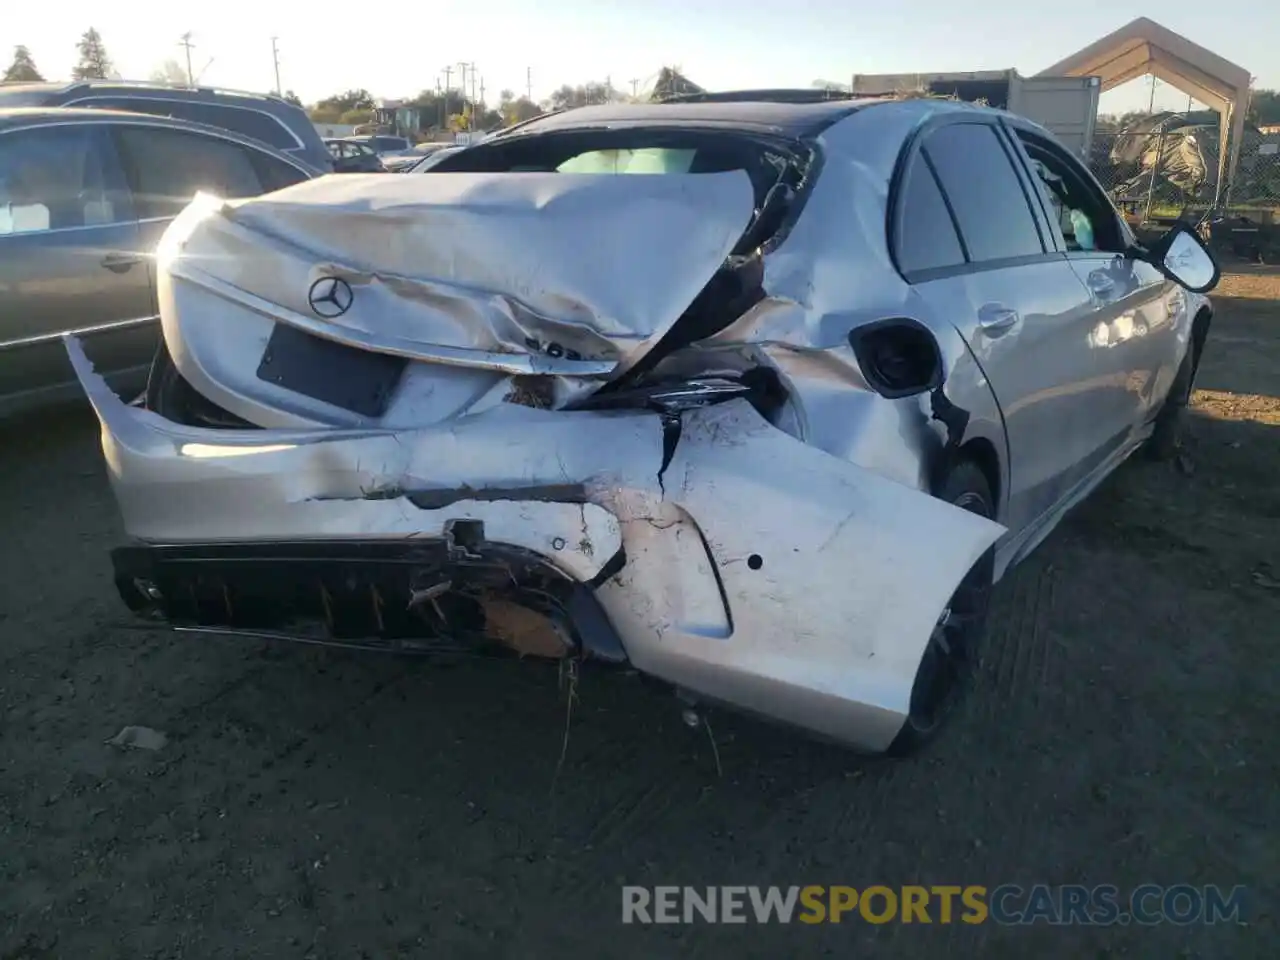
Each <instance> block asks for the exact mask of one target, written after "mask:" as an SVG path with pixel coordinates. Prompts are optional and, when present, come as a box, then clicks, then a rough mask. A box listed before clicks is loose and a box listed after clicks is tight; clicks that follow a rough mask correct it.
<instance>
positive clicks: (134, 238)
mask: <svg viewBox="0 0 1280 960" xmlns="http://www.w3.org/2000/svg"><path fill="white" fill-rule="evenodd" d="M106 126H107V125H106V124H101V123H65V124H56V125H43V126H34V127H28V128H18V129H11V130H8V131H6V132H4V133H3V134H0V406H7V407H10V408H13V407H17V406H22V405H26V404H28V403H39V402H43V401H45V400H51V399H55V398H57V397H58V395H59V393H60V392H61V393H66V394H67V395H68V396H73V395H74V390H75V380H74V377H73V375H72V371H71V367H70V364H69V363H68V361H67V357H66V351H65V350H64V348H63V346H62V342H61V334H62V333H63V332H66V331H76V332H79V333H80V334H81V335H82V336H83V337H84V345H85V349H86V351H87V352H88V354H89V358H90V359H91V360H92V361H93V362H94V364H95V366H96V367H97V368H98V370H99V372H101V373H103V374H106V375H108V376H109V377H111V378H113V379H116V380H117V381H118V380H119V379H120V375H121V374H124V373H126V372H127V371H130V370H132V371H133V372H135V373H141V372H142V371H145V368H146V364H147V363H148V362H149V361H150V359H151V353H150V351H149V349H148V346H147V344H148V342H150V341H152V340H153V338H154V331H155V330H156V329H157V325H156V323H155V308H154V300H155V298H154V295H153V292H152V288H151V280H150V276H149V274H148V269H147V263H146V254H145V251H146V247H145V246H144V244H143V241H142V237H141V233H140V230H139V225H138V223H137V220H136V216H135V213H134V210H133V208H132V203H131V197H130V193H129V190H128V189H127V187H126V184H125V179H124V176H123V173H122V171H121V169H120V167H119V164H118V162H117V158H116V155H115V151H114V149H113V147H112V145H111V141H110V138H109V136H108V135H107V130H106Z"/></svg>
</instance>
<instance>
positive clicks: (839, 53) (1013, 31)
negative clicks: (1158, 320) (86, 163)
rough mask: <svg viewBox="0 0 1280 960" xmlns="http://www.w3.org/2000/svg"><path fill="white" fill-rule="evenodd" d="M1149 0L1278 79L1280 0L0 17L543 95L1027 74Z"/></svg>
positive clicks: (386, 78)
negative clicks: (577, 87)
mask: <svg viewBox="0 0 1280 960" xmlns="http://www.w3.org/2000/svg"><path fill="white" fill-rule="evenodd" d="M1268 8H1269V9H1268ZM109 10H110V11H116V12H115V16H114V18H111V17H108V15H107V11H109ZM125 10H127V11H128V12H127V14H126V13H124V12H123V11H125ZM326 10H331V11H333V12H332V13H327V12H322V11H326ZM1144 15H1146V16H1153V18H1154V19H1156V20H1158V21H1159V22H1160V23H1162V24H1164V25H1165V26H1166V27H1169V28H1170V29H1172V30H1175V31H1177V32H1179V33H1182V34H1184V35H1185V36H1187V37H1189V38H1190V39H1192V40H1194V41H1195V42H1197V43H1199V44H1201V45H1202V46H1206V47H1208V48H1209V49H1211V50H1213V51H1214V52H1216V53H1218V54H1219V55H1221V56H1223V57H1226V58H1227V59H1228V60H1232V61H1234V62H1236V63H1238V64H1240V65H1241V66H1242V67H1244V68H1246V69H1247V70H1249V71H1251V72H1252V73H1253V74H1254V76H1255V77H1256V78H1257V79H1256V81H1255V82H1256V85H1257V86H1261V87H1272V88H1274V87H1280V54H1277V52H1276V49H1277V48H1276V42H1277V39H1280V3H1272V4H1267V3H1264V2H1262V0H1217V2H1214V3H1206V2H1205V0H1164V2H1163V3H1161V4H1159V5H1157V10H1155V11H1153V10H1152V9H1151V5H1150V4H1142V3H1131V2H1126V0H1111V2H1098V0H1072V2H1058V3H1050V2H1047V0H1021V2H1015V0H967V2H964V3H957V2H954V0H953V2H946V0H898V2H896V3H895V2H886V0H882V2H876V3H861V4H860V3H856V2H852V0H787V2H784V3H772V2H769V0H635V2H628V3H622V2H617V0H536V2H535V0H523V2H518V0H481V2H478V3H474V4H473V3H469V2H464V0H423V2H420V3H413V2H409V3H406V2H403V0H400V2H393V3H363V4H362V3H354V4H352V3H349V2H344V3H338V2H337V0H330V2H329V3H328V4H322V3H317V2H314V0H313V2H308V3H302V2H299V0H274V2H273V3H267V2H262V0H257V2H250V0H219V2H217V3H206V4H198V5H191V6H185V5H183V4H177V3H174V2H172V0H129V2H126V3H123V4H119V5H110V4H107V5H104V4H102V3H101V2H99V0H93V2H91V0H52V2H46V3H24V2H21V0H14V2H12V3H10V4H9V5H8V9H6V11H5V14H4V16H3V17H2V18H0V59H3V60H5V61H6V62H7V58H8V51H10V50H11V49H12V47H13V46H14V45H15V44H25V45H26V46H28V47H29V48H30V49H31V51H32V53H33V55H34V56H35V60H36V64H37V65H38V66H39V67H40V69H41V70H42V71H43V72H44V74H45V75H46V76H48V77H51V78H52V77H59V78H61V77H65V76H67V75H68V74H69V72H70V70H71V67H72V65H73V64H74V62H75V43H76V40H77V38H78V37H79V34H80V32H81V31H83V30H84V29H85V28H86V27H88V26H90V25H92V26H96V27H97V28H98V30H99V32H100V33H102V35H103V37H104V39H105V41H106V44H107V49H108V52H109V53H110V54H111V55H112V57H113V58H114V59H115V61H116V64H117V68H118V69H119V70H120V72H121V73H122V74H123V75H125V76H126V77H131V78H142V79H145V78H146V77H147V76H149V75H150V74H151V73H152V71H154V70H155V69H156V68H157V67H159V66H160V65H161V64H162V63H163V62H164V61H165V60H166V59H178V60H181V59H182V56H183V53H182V50H181V48H180V47H179V46H178V37H179V36H180V35H181V34H182V33H184V32H186V31H188V30H189V31H191V32H192V33H193V42H194V43H195V45H196V46H195V49H194V51H193V53H192V62H193V67H194V69H195V71H196V72H197V73H198V74H200V77H201V80H202V82H205V83H210V84H221V85H223V86H229V87H242V88H248V89H260V90H266V89H270V88H272V87H273V86H274V85H275V80H274V76H273V72H272V60H271V37H272V35H278V36H279V38H280V40H279V45H280V70H281V80H282V83H283V85H284V86H285V87H286V88H292V89H294V90H296V91H297V92H298V94H299V95H300V96H301V97H302V98H303V99H304V100H307V101H312V100H316V99H318V98H320V97H323V96H326V95H328V94H329V93H333V92H336V91H339V90H343V89H346V88H348V87H366V88H368V89H369V90H370V91H371V92H372V93H374V95H375V96H388V97H390V96H401V95H406V94H412V93H414V92H416V91H418V90H420V89H422V88H423V87H429V86H430V87H434V86H435V84H436V80H437V78H438V77H440V76H442V74H441V71H442V69H443V68H444V67H445V66H449V65H453V66H454V69H455V73H454V80H455V83H456V80H457V68H456V64H457V62H458V61H468V62H474V63H476V64H477V65H478V75H479V76H481V77H482V78H483V80H484V85H485V93H486V94H487V97H488V99H489V100H491V101H492V100H494V99H496V95H497V93H498V91H499V90H501V89H502V88H504V87H506V88H510V89H513V90H515V91H516V92H517V93H523V92H524V89H525V83H526V76H527V74H526V71H531V74H532V85H533V94H534V97H535V99H539V98H542V97H545V96H546V95H547V94H548V93H549V92H550V91H551V90H552V89H553V88H554V87H556V86H559V85H560V84H562V83H572V84H578V83H583V82H586V81H588V80H601V79H604V78H606V77H609V78H611V79H612V81H613V82H614V84H615V85H616V86H618V87H620V88H622V89H630V86H631V81H632V80H633V79H635V80H638V81H639V82H640V85H641V86H643V84H644V82H645V81H646V80H648V79H651V78H652V75H653V74H654V73H655V72H656V71H657V70H658V68H659V67H661V66H662V65H663V64H673V65H679V66H680V67H681V68H682V69H683V70H684V72H685V73H686V74H687V75H688V76H689V77H690V78H691V79H693V80H694V81H695V82H697V83H700V84H702V85H703V86H705V87H708V88H711V89H726V88H731V87H762V86H808V85H809V83H810V82H811V81H812V80H815V79H818V78H823V79H829V80H837V81H839V80H847V78H848V77H849V76H850V75H851V74H853V73H907V72H937V71H945V70H991V69H1002V68H1006V67H1016V68H1017V69H1018V70H1019V71H1021V72H1022V73H1024V74H1028V73H1035V72H1037V71H1039V70H1041V69H1043V68H1044V67H1047V66H1049V65H1051V64H1052V63H1054V62H1056V61H1057V60H1060V59H1062V58H1063V57H1065V56H1067V55H1069V54H1071V53H1073V52H1074V51H1075V50H1076V49H1078V48H1080V47H1082V46H1084V45H1085V44H1087V43H1090V42H1092V41H1093V40H1095V39H1097V38H1098V37H1100V36H1102V35H1103V34H1106V33H1108V32H1110V31H1111V30H1114V29H1115V28H1116V27H1119V26H1121V25H1123V24H1124V23H1127V22H1128V21H1129V20H1131V19H1133V18H1134V17H1138V16H1144ZM1149 84H1150V81H1149V80H1148V81H1135V82H1133V83H1131V84H1128V85H1126V86H1125V87H1123V88H1119V89H1117V90H1115V91H1112V92H1110V93H1108V94H1107V95H1105V97H1104V101H1103V110H1104V111H1108V112H1120V111H1123V110H1125V109H1133V108H1137V107H1145V106H1146V104H1147V99H1148V96H1149V93H1150V85H1149ZM1156 104H1157V106H1158V107H1159V106H1164V107H1170V108H1180V107H1185V106H1186V97H1185V96H1184V95H1182V94H1180V93H1178V92H1177V91H1176V90H1173V89H1172V88H1169V87H1167V85H1165V84H1163V83H1161V84H1158V85H1157V91H1156Z"/></svg>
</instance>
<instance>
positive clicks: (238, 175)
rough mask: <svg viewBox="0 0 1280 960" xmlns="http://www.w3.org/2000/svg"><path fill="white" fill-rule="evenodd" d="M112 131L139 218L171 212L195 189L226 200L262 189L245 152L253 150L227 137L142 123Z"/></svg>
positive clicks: (186, 199)
mask: <svg viewBox="0 0 1280 960" xmlns="http://www.w3.org/2000/svg"><path fill="white" fill-rule="evenodd" d="M116 136H117V137H118V138H119V140H118V142H119V144H120V154H121V158H122V159H123V160H124V164H125V170H126V172H127V173H128V174H129V178H130V181H131V184H130V185H131V186H132V187H133V194H134V206H135V208H136V209H137V211H138V216H139V217H140V218H142V219H144V220H146V219H151V218H157V217H172V216H176V215H177V214H178V212H179V211H181V210H182V208H183V207H185V206H186V205H187V204H188V203H190V202H191V198H192V197H194V196H195V195H196V194H197V193H199V192H200V191H201V190H204V191H208V192H210V193H214V194H217V195H218V196H220V197H224V198H227V199H233V198H235V197H253V196H257V195H258V194H260V193H263V192H264V185H263V183H262V179H261V178H260V177H259V175H258V171H257V169H256V168H255V166H254V162H253V159H252V157H251V154H255V153H257V151H251V150H250V149H249V148H247V147H242V146H240V145H239V144H236V143H232V142H231V141H229V140H222V139H220V138H218V137H214V136H204V135H202V134H198V133H192V132H190V131H186V130H168V129H165V128H163V127H145V126H137V127H130V126H126V127H121V128H120V129H119V130H118V131H117V133H116Z"/></svg>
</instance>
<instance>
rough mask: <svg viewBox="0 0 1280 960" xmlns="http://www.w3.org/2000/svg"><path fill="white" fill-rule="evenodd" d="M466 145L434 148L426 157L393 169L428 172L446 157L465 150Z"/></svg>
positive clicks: (394, 170)
mask: <svg viewBox="0 0 1280 960" xmlns="http://www.w3.org/2000/svg"><path fill="white" fill-rule="evenodd" d="M465 149H466V148H465V147H441V148H440V149H439V150H433V151H432V152H431V153H429V154H427V155H426V156H425V157H421V158H420V159H417V160H413V161H412V162H410V163H409V165H408V166H407V167H401V168H399V169H394V168H389V169H392V172H393V173H426V172H427V171H428V170H434V169H435V168H436V167H438V166H439V165H440V164H441V163H443V162H444V161H445V160H446V159H448V158H449V157H451V156H453V155H454V154H455V153H457V152H458V151H459V150H465Z"/></svg>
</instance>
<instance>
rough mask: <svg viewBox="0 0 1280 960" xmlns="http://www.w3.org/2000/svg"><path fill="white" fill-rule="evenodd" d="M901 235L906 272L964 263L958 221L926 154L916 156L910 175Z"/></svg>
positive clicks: (901, 262) (900, 259)
mask: <svg viewBox="0 0 1280 960" xmlns="http://www.w3.org/2000/svg"><path fill="white" fill-rule="evenodd" d="M898 236H899V239H898V266H899V268H900V269H901V270H902V272H903V273H915V272H918V271H921V270H937V269H939V268H942V267H954V266H958V265H960V264H962V263H964V249H963V248H962V247H961V246H960V238H959V237H958V236H956V228H955V224H954V223H952V221H951V214H950V213H948V212H947V204H946V201H944V200H943V199H942V191H941V190H939V189H938V181H937V180H936V179H934V176H933V171H932V170H930V169H929V164H928V163H926V162H925V159H924V157H917V158H916V160H915V162H914V163H913V164H912V165H911V171H910V173H909V174H908V176H907V181H906V187H905V188H904V190H903V194H902V220H901V228H900V233H899V235H898Z"/></svg>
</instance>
